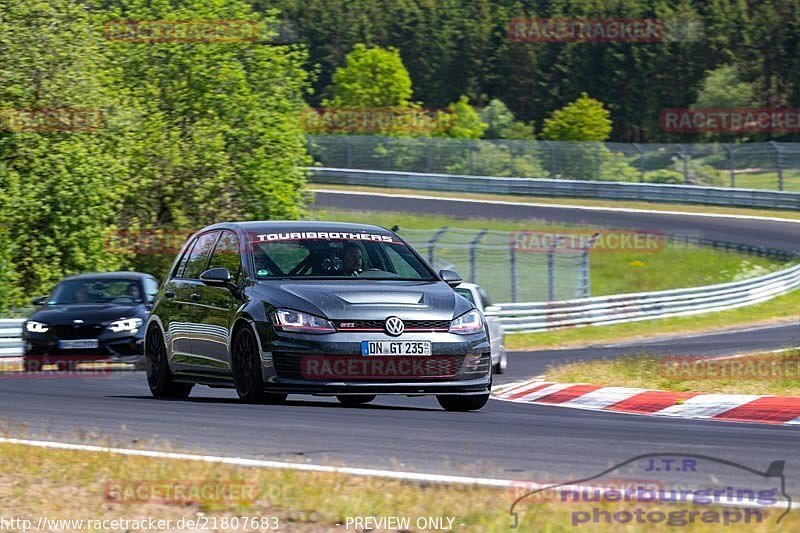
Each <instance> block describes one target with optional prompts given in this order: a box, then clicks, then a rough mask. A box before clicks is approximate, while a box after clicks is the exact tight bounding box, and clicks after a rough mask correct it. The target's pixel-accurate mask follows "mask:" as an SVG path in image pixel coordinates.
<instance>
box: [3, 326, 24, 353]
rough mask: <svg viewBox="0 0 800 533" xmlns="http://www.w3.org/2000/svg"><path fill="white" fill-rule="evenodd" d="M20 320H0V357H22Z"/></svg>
mask: <svg viewBox="0 0 800 533" xmlns="http://www.w3.org/2000/svg"><path fill="white" fill-rule="evenodd" d="M24 321H25V320H24V319H22V318H3V319H0V357H19V356H21V355H22V323H23V322H24Z"/></svg>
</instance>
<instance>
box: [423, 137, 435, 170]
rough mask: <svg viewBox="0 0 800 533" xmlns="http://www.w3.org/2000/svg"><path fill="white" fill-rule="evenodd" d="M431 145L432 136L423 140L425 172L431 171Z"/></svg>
mask: <svg viewBox="0 0 800 533" xmlns="http://www.w3.org/2000/svg"><path fill="white" fill-rule="evenodd" d="M432 147H433V139H432V138H431V139H428V140H427V141H425V172H430V171H431V163H432V161H433V154H432V151H433V150H432Z"/></svg>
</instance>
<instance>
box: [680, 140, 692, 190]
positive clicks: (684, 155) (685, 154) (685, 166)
mask: <svg viewBox="0 0 800 533" xmlns="http://www.w3.org/2000/svg"><path fill="white" fill-rule="evenodd" d="M678 152H679V153H680V154H681V158H683V183H685V184H686V185H690V183H689V155H688V152H687V151H686V147H685V146H684V145H682V144H679V145H678Z"/></svg>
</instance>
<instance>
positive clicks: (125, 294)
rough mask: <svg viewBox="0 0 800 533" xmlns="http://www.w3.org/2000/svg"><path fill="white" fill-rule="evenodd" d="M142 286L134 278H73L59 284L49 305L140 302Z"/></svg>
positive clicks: (141, 299)
mask: <svg viewBox="0 0 800 533" xmlns="http://www.w3.org/2000/svg"><path fill="white" fill-rule="evenodd" d="M142 302H144V297H143V295H142V288H141V286H140V285H139V282H138V281H136V280H133V279H108V278H103V279H73V280H66V281H62V282H61V283H59V284H58V286H57V287H56V289H55V290H54V291H53V294H52V295H51V296H50V299H49V300H48V302H47V304H48V305H72V304H109V303H110V304H139V303H142Z"/></svg>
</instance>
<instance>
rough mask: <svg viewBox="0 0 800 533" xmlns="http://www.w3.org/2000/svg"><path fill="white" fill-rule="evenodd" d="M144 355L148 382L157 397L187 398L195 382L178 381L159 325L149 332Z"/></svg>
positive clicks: (152, 327)
mask: <svg viewBox="0 0 800 533" xmlns="http://www.w3.org/2000/svg"><path fill="white" fill-rule="evenodd" d="M144 346H145V348H144V357H145V367H146V368H145V370H146V371H147V384H148V385H149V386H150V392H151V393H152V394H153V396H154V397H156V398H186V397H188V396H189V393H191V392H192V387H194V384H193V383H177V382H175V381H174V378H173V376H172V372H171V371H170V369H169V364H168V362H167V345H166V344H165V343H164V336H163V335H161V330H160V329H158V326H156V325H153V326H151V327H150V329H149V330H148V332H147V339H146V340H145V345H144Z"/></svg>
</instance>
